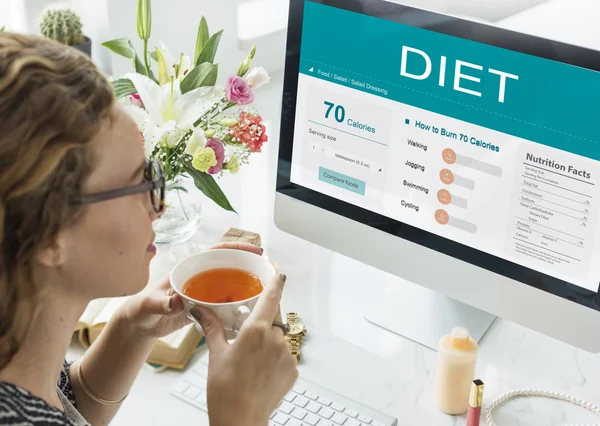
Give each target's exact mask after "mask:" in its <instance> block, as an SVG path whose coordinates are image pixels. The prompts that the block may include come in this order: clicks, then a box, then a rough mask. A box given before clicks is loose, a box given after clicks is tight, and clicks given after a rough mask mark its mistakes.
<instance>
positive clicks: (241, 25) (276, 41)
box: [0, 0, 546, 75]
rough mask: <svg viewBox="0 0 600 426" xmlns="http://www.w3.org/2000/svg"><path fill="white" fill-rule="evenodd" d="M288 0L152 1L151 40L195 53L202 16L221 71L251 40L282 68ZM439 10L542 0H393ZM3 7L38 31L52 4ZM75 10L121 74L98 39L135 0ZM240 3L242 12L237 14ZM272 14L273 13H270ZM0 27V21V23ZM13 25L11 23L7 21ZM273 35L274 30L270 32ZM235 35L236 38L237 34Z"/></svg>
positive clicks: (493, 17) (495, 13)
mask: <svg viewBox="0 0 600 426" xmlns="http://www.w3.org/2000/svg"><path fill="white" fill-rule="evenodd" d="M287 1H288V0H203V1H199V0H154V2H153V12H154V13H153V14H154V22H153V34H154V35H155V37H154V38H153V40H152V41H153V42H154V43H157V42H158V37H156V36H157V35H160V39H161V40H162V41H163V42H165V43H166V44H167V46H168V47H170V49H171V50H173V52H172V53H173V54H177V53H179V52H180V51H184V52H186V53H189V54H191V53H193V48H194V42H195V38H196V30H197V26H198V22H199V20H200V17H201V16H202V15H203V14H204V15H205V16H206V17H207V19H208V21H209V26H210V29H211V32H214V31H216V30H218V29H224V30H225V32H224V34H223V38H222V43H221V48H220V51H219V54H218V56H217V61H218V62H219V63H220V68H221V73H222V74H227V73H228V72H230V71H231V70H232V69H234V68H235V67H237V64H238V63H239V61H241V60H242V59H243V58H244V57H245V55H246V53H247V51H248V49H249V47H250V46H251V45H252V44H253V43H255V42H256V43H257V44H258V45H259V51H258V53H257V58H256V61H257V63H261V64H264V65H265V67H266V68H267V69H269V70H271V71H272V72H275V71H278V70H281V67H282V66H283V48H284V44H285V27H286V17H287ZM391 1H396V2H399V3H402V2H404V3H407V4H411V5H414V6H417V7H423V8H427V9H431V10H435V11H439V12H444V13H451V14H457V15H462V16H467V17H472V18H476V19H481V20H486V21H497V20H500V19H502V18H505V17H507V16H510V15H513V14H515V13H517V12H519V11H522V10H526V9H528V8H530V7H532V6H534V5H536V4H539V3H542V2H544V1H546V0H403V1H400V0H391ZM0 3H1V4H2V5H0V20H2V15H3V14H2V10H3V9H2V8H6V5H7V4H8V5H10V6H11V8H12V12H13V13H12V14H13V15H15V10H17V9H18V11H19V12H18V13H16V15H18V16H19V18H14V16H13V21H14V20H15V19H16V21H19V22H18V25H14V26H13V27H14V28H16V29H17V30H20V31H25V32H37V22H36V21H37V18H38V17H39V15H40V13H41V12H42V11H43V9H44V8H45V7H47V6H48V5H49V4H53V3H56V1H51V0H0ZM61 3H62V4H65V3H66V4H68V5H69V6H71V7H72V8H74V9H75V10H76V11H77V12H78V13H79V14H80V15H81V16H82V18H83V20H84V31H85V32H86V34H87V35H88V36H89V37H91V38H92V41H93V55H94V59H95V60H96V62H97V63H98V65H99V66H100V68H101V69H103V70H104V71H105V72H107V73H110V72H111V71H112V72H114V74H116V75H119V74H122V73H124V72H126V71H129V70H131V65H130V63H129V62H128V61H127V60H125V59H122V58H117V57H116V56H114V55H111V54H110V53H109V52H108V51H107V50H106V49H105V48H103V47H101V46H100V43H101V42H102V41H105V40H108V39H111V38H117V37H130V38H131V39H132V40H136V46H138V48H139V49H140V50H141V47H140V45H139V43H137V37H136V34H135V8H136V0H62V2H61ZM238 6H240V12H241V13H240V15H239V16H237V13H236V12H237V10H238ZM273 16H274V17H273ZM0 25H1V24H0ZM8 27H9V28H11V25H8ZM273 33H275V34H273ZM238 36H239V37H238Z"/></svg>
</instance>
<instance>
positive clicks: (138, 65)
mask: <svg viewBox="0 0 600 426" xmlns="http://www.w3.org/2000/svg"><path fill="white" fill-rule="evenodd" d="M132 61H133V66H134V67H135V72H137V73H138V74H143V75H145V76H146V77H148V72H147V70H146V67H145V66H144V64H143V63H142V61H141V60H140V58H139V56H138V55H135V57H134V58H133V59H132Z"/></svg>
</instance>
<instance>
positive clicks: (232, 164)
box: [223, 155, 240, 175]
mask: <svg viewBox="0 0 600 426" xmlns="http://www.w3.org/2000/svg"><path fill="white" fill-rule="evenodd" d="M223 168H224V169H226V170H229V171H230V172H231V174H232V175H234V174H236V173H237V172H239V171H240V163H239V161H238V159H237V157H236V156H235V155H234V156H232V157H231V158H230V159H229V161H228V162H227V163H225V164H223Z"/></svg>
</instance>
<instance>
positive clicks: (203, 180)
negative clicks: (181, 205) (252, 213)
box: [183, 159, 237, 213]
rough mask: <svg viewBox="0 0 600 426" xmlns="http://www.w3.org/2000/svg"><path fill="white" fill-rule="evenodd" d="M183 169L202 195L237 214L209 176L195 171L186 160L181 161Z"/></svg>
mask: <svg viewBox="0 0 600 426" xmlns="http://www.w3.org/2000/svg"><path fill="white" fill-rule="evenodd" d="M183 167H185V170H186V171H187V172H188V173H189V175H190V176H191V177H192V179H194V184H195V185H196V188H198V189H199V190H200V191H202V193H203V194H204V195H206V196H207V197H208V198H210V199H211V200H213V201H214V202H215V203H216V204H217V205H218V206H219V207H221V208H222V209H224V210H227V211H230V212H234V213H237V212H236V211H235V210H234V209H233V207H231V204H229V200H227V197H226V196H225V194H223V191H222V190H221V188H220V187H219V185H218V184H217V182H216V181H215V179H214V178H213V177H212V176H211V175H209V174H208V173H202V172H201V171H199V170H196V169H195V168H194V166H192V164H191V163H190V162H189V160H187V159H186V160H183Z"/></svg>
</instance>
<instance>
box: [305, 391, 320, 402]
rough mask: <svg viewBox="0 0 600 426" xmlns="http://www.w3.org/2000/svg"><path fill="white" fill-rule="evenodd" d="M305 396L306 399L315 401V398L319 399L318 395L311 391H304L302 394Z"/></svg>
mask: <svg viewBox="0 0 600 426" xmlns="http://www.w3.org/2000/svg"><path fill="white" fill-rule="evenodd" d="M304 396H305V397H307V398H308V399H312V400H313V401H316V400H317V399H319V395H317V394H315V393H312V392H306V393H305V394H304Z"/></svg>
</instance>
